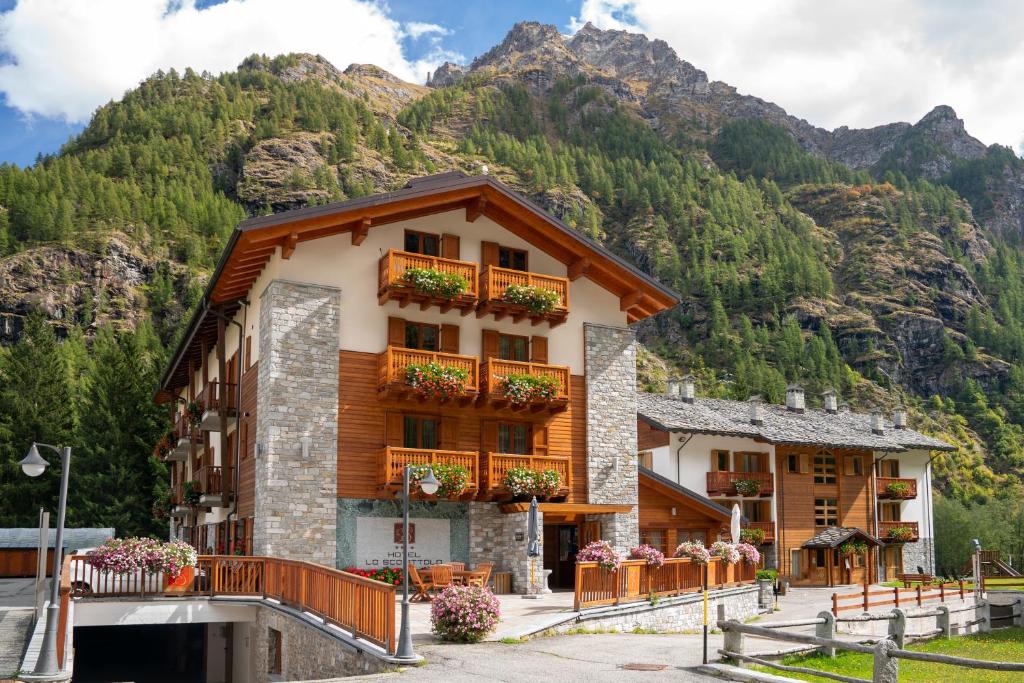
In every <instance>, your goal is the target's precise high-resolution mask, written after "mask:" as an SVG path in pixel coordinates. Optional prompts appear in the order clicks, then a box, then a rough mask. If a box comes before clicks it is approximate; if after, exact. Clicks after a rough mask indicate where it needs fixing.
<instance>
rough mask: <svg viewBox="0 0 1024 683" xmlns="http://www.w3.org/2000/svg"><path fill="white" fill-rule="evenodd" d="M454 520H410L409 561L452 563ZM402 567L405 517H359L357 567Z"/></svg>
mask: <svg viewBox="0 0 1024 683" xmlns="http://www.w3.org/2000/svg"><path fill="white" fill-rule="evenodd" d="M451 559H452V554H451V521H450V520H447V519H425V518H421V517H416V518H412V519H410V520H409V562H411V563H412V564H414V565H416V566H417V567H425V566H427V565H431V564H440V563H442V562H451ZM401 566H402V520H401V519H396V518H394V517H356V567H358V568H360V569H380V568H382V567H395V568H400V567H401Z"/></svg>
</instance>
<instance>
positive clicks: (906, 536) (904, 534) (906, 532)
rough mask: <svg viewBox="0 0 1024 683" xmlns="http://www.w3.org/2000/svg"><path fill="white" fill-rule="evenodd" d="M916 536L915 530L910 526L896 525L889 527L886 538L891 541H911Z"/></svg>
mask: <svg viewBox="0 0 1024 683" xmlns="http://www.w3.org/2000/svg"><path fill="white" fill-rule="evenodd" d="M913 537H914V530H913V529H911V528H910V527H909V526H894V527H892V528H891V529H889V533H888V534H886V538H888V539H889V540H890V541H909V540H910V539H912V538H913Z"/></svg>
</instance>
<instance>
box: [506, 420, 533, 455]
mask: <svg viewBox="0 0 1024 683" xmlns="http://www.w3.org/2000/svg"><path fill="white" fill-rule="evenodd" d="M518 429H523V430H524V433H523V435H522V436H523V449H524V452H523V453H519V452H516V451H514V450H511V449H513V448H515V441H516V435H515V434H514V433H513V431H514V430H518ZM503 430H504V431H505V434H506V436H505V439H507V441H508V445H507V448H508V449H509V450H505V448H506V447H505V446H503V445H502V443H501V442H502V440H503V439H502V431H503ZM497 432H498V443H497V447H498V451H497V452H498V453H501V454H503V455H533V424H532V423H530V422H516V421H515V420H499V421H498V428H497Z"/></svg>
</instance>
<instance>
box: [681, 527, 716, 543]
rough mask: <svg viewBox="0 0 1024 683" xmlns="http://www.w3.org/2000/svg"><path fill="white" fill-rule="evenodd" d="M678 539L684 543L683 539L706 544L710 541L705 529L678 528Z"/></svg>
mask: <svg viewBox="0 0 1024 683" xmlns="http://www.w3.org/2000/svg"><path fill="white" fill-rule="evenodd" d="M676 541H677V542H678V543H682V542H683V541H696V542H697V543H700V544H701V545H704V544H706V543H707V541H708V532H707V531H705V530H704V529H677V530H676Z"/></svg>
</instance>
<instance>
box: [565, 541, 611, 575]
mask: <svg viewBox="0 0 1024 683" xmlns="http://www.w3.org/2000/svg"><path fill="white" fill-rule="evenodd" d="M576 561H577V562H597V564H598V566H599V567H601V569H606V570H608V571H610V572H613V571H615V570H616V569H618V568H619V562H620V561H621V560H620V559H619V554H618V553H617V552H615V548H612V544H611V543H609V542H608V541H592V542H591V543H588V544H587V545H586V546H584V548H583V549H582V550H580V551H579V553H577V555H576Z"/></svg>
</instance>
